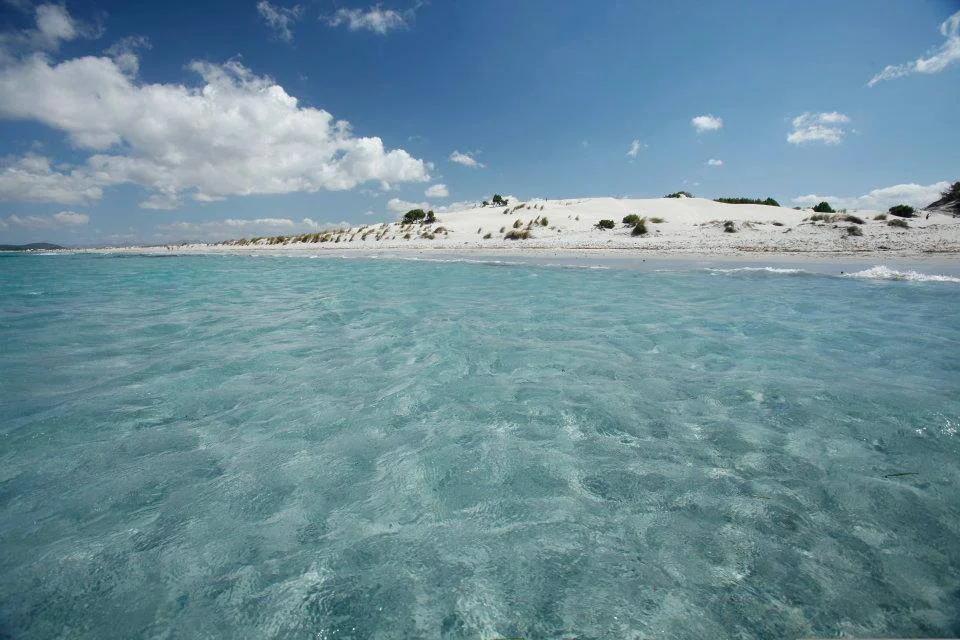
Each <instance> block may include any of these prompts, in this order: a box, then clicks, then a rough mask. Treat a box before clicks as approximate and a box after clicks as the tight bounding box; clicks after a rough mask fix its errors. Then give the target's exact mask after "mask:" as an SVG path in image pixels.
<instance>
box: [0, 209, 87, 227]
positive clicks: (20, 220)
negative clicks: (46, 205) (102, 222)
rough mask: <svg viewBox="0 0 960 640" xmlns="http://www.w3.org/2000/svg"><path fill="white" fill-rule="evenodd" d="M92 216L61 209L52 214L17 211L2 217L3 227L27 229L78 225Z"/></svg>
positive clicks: (84, 222) (0, 220)
mask: <svg viewBox="0 0 960 640" xmlns="http://www.w3.org/2000/svg"><path fill="white" fill-rule="evenodd" d="M89 221H90V216H88V215H87V214H85V213H77V212H75V211H61V212H59V213H55V214H53V215H52V216H21V215H17V214H15V213H12V214H10V215H9V216H7V217H6V218H3V219H0V222H3V225H2V226H3V227H8V226H10V225H14V226H18V227H25V228H27V229H55V228H57V227H76V226H80V225H84V224H87V223H88V222H89Z"/></svg>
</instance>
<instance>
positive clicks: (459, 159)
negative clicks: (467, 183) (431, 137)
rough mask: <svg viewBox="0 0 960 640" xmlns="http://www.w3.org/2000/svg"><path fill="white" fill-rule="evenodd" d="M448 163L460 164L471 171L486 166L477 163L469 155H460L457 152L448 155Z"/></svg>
mask: <svg viewBox="0 0 960 640" xmlns="http://www.w3.org/2000/svg"><path fill="white" fill-rule="evenodd" d="M450 162H456V163H457V164H462V165H463V166H465V167H470V168H472V169H482V168H483V167H485V166H486V165H485V164H483V163H480V162H477V161H476V159H474V157H473V156H472V155H470V154H469V153H460V152H459V151H454V152H453V153H451V154H450Z"/></svg>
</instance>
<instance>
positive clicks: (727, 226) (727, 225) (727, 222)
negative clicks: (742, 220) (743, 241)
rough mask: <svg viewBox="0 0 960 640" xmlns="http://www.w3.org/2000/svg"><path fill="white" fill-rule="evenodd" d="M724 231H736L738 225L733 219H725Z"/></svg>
mask: <svg viewBox="0 0 960 640" xmlns="http://www.w3.org/2000/svg"><path fill="white" fill-rule="evenodd" d="M723 232H724V233H736V232H737V225H736V224H734V222H733V220H724V222H723Z"/></svg>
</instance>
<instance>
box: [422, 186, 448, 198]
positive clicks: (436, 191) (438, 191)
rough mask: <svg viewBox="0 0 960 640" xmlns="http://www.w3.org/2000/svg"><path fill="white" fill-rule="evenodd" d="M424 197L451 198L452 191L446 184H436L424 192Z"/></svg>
mask: <svg viewBox="0 0 960 640" xmlns="http://www.w3.org/2000/svg"><path fill="white" fill-rule="evenodd" d="M423 195H425V196H427V197H428V198H446V197H449V195H450V191H449V190H448V189H447V185H445V184H434V185H431V186H430V187H429V188H428V189H427V190H426V191H424V192H423Z"/></svg>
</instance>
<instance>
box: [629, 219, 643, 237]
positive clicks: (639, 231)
mask: <svg viewBox="0 0 960 640" xmlns="http://www.w3.org/2000/svg"><path fill="white" fill-rule="evenodd" d="M646 234H647V219H646V218H640V219H639V220H637V224H636V225H634V227H633V231H631V232H630V235H632V236H644V235H646Z"/></svg>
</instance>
